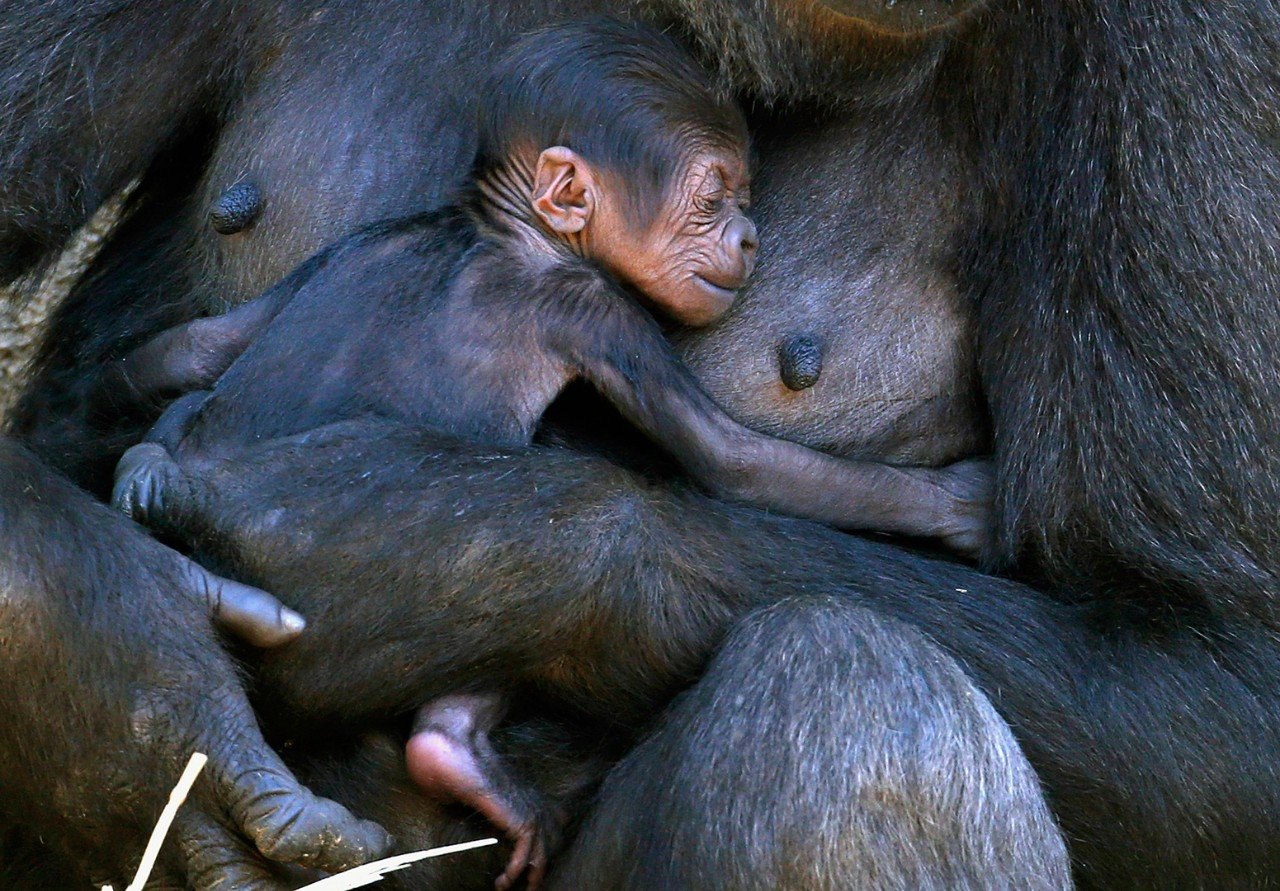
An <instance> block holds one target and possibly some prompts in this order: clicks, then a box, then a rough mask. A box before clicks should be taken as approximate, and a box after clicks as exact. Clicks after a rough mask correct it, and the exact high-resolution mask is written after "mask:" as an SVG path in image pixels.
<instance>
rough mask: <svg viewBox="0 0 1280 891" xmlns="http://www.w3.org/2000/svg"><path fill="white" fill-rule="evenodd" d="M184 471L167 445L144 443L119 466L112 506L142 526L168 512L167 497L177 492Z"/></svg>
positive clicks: (122, 460)
mask: <svg viewBox="0 0 1280 891" xmlns="http://www.w3.org/2000/svg"><path fill="white" fill-rule="evenodd" d="M183 476H184V474H183V471H182V468H181V467H179V466H178V463H177V462H176V461H174V460H173V456H172V455H170V454H169V452H168V451H167V450H166V449H165V447H164V446H162V445H160V444H159V443H155V442H143V443H139V444H138V445H136V446H134V447H133V448H131V449H129V450H128V451H127V452H125V453H124V455H122V456H121V457H120V463H119V464H117V465H116V481H115V486H114V488H112V490H111V504H112V506H113V507H115V508H117V509H119V510H121V511H124V513H126V514H127V515H128V516H130V517H132V518H133V519H134V520H136V521H137V522H139V523H142V524H143V525H149V523H148V519H149V518H150V517H152V516H159V515H160V514H162V513H163V512H164V510H165V500H164V499H165V498H166V497H171V496H172V494H173V493H174V492H175V491H176V490H177V488H178V487H177V485H176V484H177V483H178V481H179V480H181V479H182V478H183Z"/></svg>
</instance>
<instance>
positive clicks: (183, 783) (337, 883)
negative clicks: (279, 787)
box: [102, 752, 498, 891]
mask: <svg viewBox="0 0 1280 891" xmlns="http://www.w3.org/2000/svg"><path fill="white" fill-rule="evenodd" d="M208 760H209V759H208V758H207V757H206V756H205V755H203V754H201V753H200V752H196V753H195V754H193V755H192V756H191V760H190V761H188V762H187V767H186V770H184V771H183V772H182V776H181V777H180V778H179V779H178V784H177V785H176V786H174V787H173V791H172V792H170V793H169V803H168V804H166V805H165V806H164V810H163V811H161V812H160V819H159V820H157V821H156V828H155V829H153V830H151V838H150V839H149V840H148V841H147V849H146V851H144V852H143V854H142V862H141V863H139V864H138V871H137V873H136V874H135V875H134V877H133V881H132V882H130V883H129V887H127V888H125V891H142V886H143V885H145V884H146V883H147V879H149V878H150V877H151V870H152V869H153V868H155V865H156V858H157V857H159V856H160V846H161V845H163V844H164V839H165V836H166V835H168V834H169V827H170V826H172V825H173V818H174V817H175V816H176V815H177V813H178V808H180V807H182V802H184V801H186V800H187V794H188V793H190V792H191V786H192V785H193V784H194V783H195V781H196V777H198V776H200V771H201V770H203V769H204V766H205V763H206V762H208ZM497 843H498V840H497V839H496V838H481V839H477V840H476V841H469V842H462V843H461V844H457V845H445V846H444V847H442V848H431V849H430V850H426V851H414V852H413V853H412V854H399V855H397V856H395V857H387V858H386V859H384V860H375V861H374V862H373V863H366V864H365V865H364V866H357V867H356V868H355V869H349V870H347V871H346V872H342V873H338V874H337V875H334V876H329V878H327V879H321V880H320V881H318V882H314V883H312V884H310V885H307V886H305V887H303V888H299V889H298V891H350V889H352V888H363V887H364V886H365V885H372V884H373V883H374V882H380V881H382V877H383V876H385V875H386V874H387V873H389V872H395V871H396V870H398V869H404V868H405V867H406V866H409V865H411V864H414V863H417V862H418V861H419V860H427V859H430V858H431V857H443V856H444V855H446V854H456V853H458V852H460V851H470V850H471V849H472V848H483V847H486V846H488V845H496V844H497ZM102 891H114V889H112V887H111V886H110V885H103V886H102Z"/></svg>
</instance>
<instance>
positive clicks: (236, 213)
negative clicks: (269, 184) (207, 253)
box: [209, 182, 263, 235]
mask: <svg viewBox="0 0 1280 891" xmlns="http://www.w3.org/2000/svg"><path fill="white" fill-rule="evenodd" d="M262 204H263V201H262V192H260V191H259V190H258V187H257V186H255V185H254V184H253V183H250V182H238V183H236V184H235V185H234V186H232V187H231V188H229V189H227V190H226V191H225V192H223V193H222V195H221V196H220V197H219V198H218V200H217V201H215V202H214V204H213V207H212V208H210V209H209V223H210V224H211V225H212V226H213V229H214V231H215V232H218V233H220V234H222V235H234V234H235V233H237V232H242V231H244V230H245V229H248V228H249V227H250V226H252V225H253V222H254V220H256V219H257V218H258V216H259V214H261V213H262Z"/></svg>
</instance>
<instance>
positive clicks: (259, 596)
mask: <svg viewBox="0 0 1280 891" xmlns="http://www.w3.org/2000/svg"><path fill="white" fill-rule="evenodd" d="M189 565H190V568H191V569H190V571H191V581H192V584H193V587H194V588H195V591H196V593H197V594H198V595H200V596H203V597H204V598H205V603H207V604H208V606H209V615H210V616H211V617H212V618H213V621H214V624H216V625H217V626H218V627H219V628H221V629H222V630H223V631H226V632H227V633H228V634H232V635H234V636H235V637H238V638H239V639H240V640H243V641H244V642H245V643H248V644H251V645H252V646H255V647H278V646H280V645H281V644H286V643H288V642H289V641H291V640H293V639H294V638H296V637H297V636H298V635H299V634H301V633H302V630H303V629H304V628H306V627H307V622H306V620H305V619H304V618H302V616H300V615H299V614H298V613H296V612H294V611H293V610H291V609H289V608H288V607H287V606H285V605H284V604H282V603H281V602H280V601H279V600H277V599H276V598H274V597H272V596H271V595H270V594H268V593H267V592H266V591H263V590H262V589H260V588H254V587H252V586H250V585H245V584H241V583H240V582H233V581H231V580H230V579H224V578H222V577H221V576H216V575H214V574H213V573H211V572H209V571H208V570H206V569H203V568H202V567H200V566H198V565H196V564H195V563H191V564H189Z"/></svg>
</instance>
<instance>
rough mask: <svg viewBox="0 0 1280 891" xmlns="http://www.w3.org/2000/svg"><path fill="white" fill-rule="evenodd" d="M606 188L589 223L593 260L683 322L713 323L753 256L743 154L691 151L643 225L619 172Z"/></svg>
mask: <svg viewBox="0 0 1280 891" xmlns="http://www.w3.org/2000/svg"><path fill="white" fill-rule="evenodd" d="M603 179H604V183H603V184H604V185H605V188H604V189H602V190H601V191H602V192H603V193H604V194H603V195H602V199H605V200H601V201H599V203H598V204H597V206H596V208H595V213H594V215H593V219H592V221H591V227H592V229H593V231H592V232H591V237H590V239H589V242H588V243H589V245H590V252H591V256H592V258H593V259H595V260H596V261H597V262H599V263H600V264H601V265H603V266H604V267H605V268H606V269H608V270H609V271H610V272H611V273H613V274H614V275H616V276H617V277H618V278H620V279H622V280H623V281H625V282H627V283H629V284H630V285H632V286H633V287H635V288H636V289H637V290H639V291H640V292H642V293H643V294H644V295H645V296H646V297H647V298H648V299H649V300H650V301H651V302H652V303H653V304H654V306H655V308H656V309H658V310H659V311H661V312H663V313H664V314H666V315H669V316H670V317H672V318H673V319H675V320H676V321H679V322H682V323H683V324H686V325H695V326H698V325H707V324H710V323H711V322H714V321H715V320H716V319H718V318H719V317H720V316H721V315H723V314H724V313H725V311H726V310H728V309H729V307H730V306H731V305H732V304H733V300H734V297H735V295H736V291H737V290H738V289H739V288H741V287H742V286H743V285H744V284H746V282H747V279H748V278H749V277H750V275H751V270H752V267H753V266H754V265H755V258H756V227H755V224H753V223H752V222H751V220H750V219H749V218H748V217H747V215H746V213H745V211H746V208H747V204H748V201H749V199H750V193H749V184H748V179H747V164H746V161H745V159H743V158H742V157H741V156H739V155H736V154H730V153H728V152H700V153H697V154H695V155H693V157H692V158H690V160H689V161H688V162H687V163H686V164H685V165H684V169H683V170H681V171H679V172H678V173H677V175H676V176H675V177H674V178H673V180H672V183H671V185H670V187H669V189H668V194H667V196H666V197H665V199H664V200H663V202H662V205H661V206H660V207H659V208H658V209H657V211H656V212H655V213H654V214H653V219H652V220H650V221H649V222H648V223H647V224H644V223H640V222H638V221H637V220H636V219H635V213H634V211H633V210H631V209H630V207H629V205H628V203H627V202H625V201H621V200H607V199H608V198H621V197H622V196H625V195H626V194H627V193H626V191H625V189H626V185H627V184H626V183H622V182H619V181H617V180H620V177H618V176H616V175H611V174H607V173H606V174H604V176H603Z"/></svg>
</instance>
